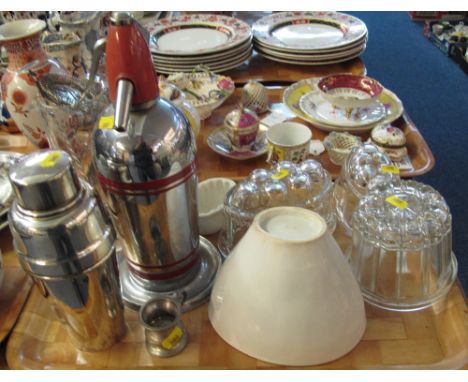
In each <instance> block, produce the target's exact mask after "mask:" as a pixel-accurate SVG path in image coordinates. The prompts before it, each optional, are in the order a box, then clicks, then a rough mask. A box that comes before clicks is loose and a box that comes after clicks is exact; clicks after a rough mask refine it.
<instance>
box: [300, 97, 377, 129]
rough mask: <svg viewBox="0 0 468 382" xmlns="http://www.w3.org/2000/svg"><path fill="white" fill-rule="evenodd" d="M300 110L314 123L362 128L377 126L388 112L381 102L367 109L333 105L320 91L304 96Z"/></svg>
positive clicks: (301, 99)
mask: <svg viewBox="0 0 468 382" xmlns="http://www.w3.org/2000/svg"><path fill="white" fill-rule="evenodd" d="M299 108H300V109H301V110H302V112H303V113H304V114H306V115H307V116H308V117H309V118H310V119H311V120H312V121H314V122H318V123H320V124H325V125H331V126H336V127H338V128H340V127H352V128H355V127H361V126H369V125H371V124H376V123H378V122H380V121H382V120H383V119H384V118H385V115H386V110H385V107H384V106H383V105H382V104H381V103H380V102H374V103H372V104H370V105H368V106H366V107H355V108H344V107H339V106H335V105H333V104H331V103H330V102H329V101H328V100H326V99H325V98H323V97H322V94H321V93H320V91H314V92H309V93H307V94H304V95H303V96H302V97H301V98H300V100H299Z"/></svg>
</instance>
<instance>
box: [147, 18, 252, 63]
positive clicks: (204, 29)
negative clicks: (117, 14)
mask: <svg viewBox="0 0 468 382" xmlns="http://www.w3.org/2000/svg"><path fill="white" fill-rule="evenodd" d="M145 28H146V29H147V30H148V31H149V32H150V34H151V50H152V51H153V52H154V53H157V54H166V55H170V56H193V55H198V54H206V53H214V52H220V51H222V50H226V49H230V48H233V47H235V46H237V45H240V44H242V43H243V42H245V41H246V40H248V39H250V38H251V35H252V31H251V29H250V27H249V25H248V24H247V23H245V22H243V21H241V20H239V19H236V18H234V17H228V16H222V15H213V14H192V15H181V16H177V17H172V18H170V19H169V18H165V19H159V20H152V21H151V22H149V23H146V24H145Z"/></svg>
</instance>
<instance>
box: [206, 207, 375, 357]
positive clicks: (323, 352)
mask: <svg viewBox="0 0 468 382" xmlns="http://www.w3.org/2000/svg"><path fill="white" fill-rule="evenodd" d="M208 313H209V318H210V321H211V324H212V325H213V327H214V329H215V330H216V332H217V333H218V334H219V335H220V336H221V337H222V338H223V339H224V340H225V341H226V342H227V343H228V344H230V345H231V346H233V347H235V348H236V349H238V350H240V351H242V352H244V353H246V354H248V355H250V356H252V357H255V358H257V359H260V360H262V361H267V362H272V363H276V364H282V365H289V366H306V365H316V364H320V363H325V362H329V361H332V360H334V359H336V358H339V357H341V356H343V355H344V354H346V353H348V352H349V351H350V350H351V349H353V348H354V346H356V344H357V343H358V342H359V340H360V339H361V337H362V335H363V334H364V330H365V327H366V317H365V312H364V302H363V298H362V295H361V291H360V289H359V285H358V283H357V282H356V280H355V278H354V276H353V274H352V272H351V268H350V266H349V264H348V262H347V260H346V258H345V257H344V255H343V253H342V252H341V249H340V247H339V246H338V244H337V243H336V241H335V239H334V238H333V236H331V234H330V233H329V232H328V230H327V225H326V223H325V220H324V219H323V218H322V217H320V215H318V214H317V213H315V212H312V211H309V210H306V209H302V208H297V207H276V208H271V209H269V210H265V211H262V212H260V213H259V214H258V215H257V216H256V217H255V219H254V221H253V223H252V225H251V226H250V228H249V230H248V231H247V233H246V234H245V235H244V237H243V238H242V239H241V240H240V241H239V243H238V244H237V246H236V247H235V248H234V249H233V251H232V252H231V254H230V255H229V256H228V258H227V259H226V261H225V262H224V264H223V266H222V267H221V270H220V272H219V273H218V276H217V278H216V280H215V283H214V286H213V291H212V294H211V300H210V305H209V308H208Z"/></svg>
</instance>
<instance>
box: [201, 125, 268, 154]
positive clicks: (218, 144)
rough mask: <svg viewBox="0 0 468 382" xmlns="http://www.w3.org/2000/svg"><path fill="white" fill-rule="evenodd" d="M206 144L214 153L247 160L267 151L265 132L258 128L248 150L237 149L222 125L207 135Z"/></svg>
mask: <svg viewBox="0 0 468 382" xmlns="http://www.w3.org/2000/svg"><path fill="white" fill-rule="evenodd" d="M207 143H208V146H209V147H210V148H211V149H212V150H213V151H215V152H216V153H218V154H220V155H222V156H224V157H227V158H231V159H236V160H247V159H252V158H256V157H258V156H260V155H263V154H265V153H266V151H267V141H266V132H265V130H264V129H262V128H260V129H259V131H258V134H257V138H256V140H255V142H254V143H253V144H252V146H251V148H250V150H247V151H239V150H237V149H236V148H235V147H234V146H233V145H232V143H231V141H230V140H229V137H228V136H227V134H226V132H225V131H224V128H223V127H218V128H217V129H215V130H213V132H212V133H211V134H210V135H209V136H208V140H207Z"/></svg>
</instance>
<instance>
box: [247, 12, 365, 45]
mask: <svg viewBox="0 0 468 382" xmlns="http://www.w3.org/2000/svg"><path fill="white" fill-rule="evenodd" d="M252 31H253V35H254V37H255V38H256V39H257V40H259V41H262V42H263V43H264V44H266V45H268V46H271V47H274V48H276V49H278V50H280V49H283V50H287V51H301V50H306V51H318V50H324V49H334V48H337V47H342V46H346V45H349V44H352V43H354V42H356V41H357V40H360V39H362V38H363V37H364V36H366V35H367V28H366V25H365V24H364V23H363V22H362V21H361V20H359V19H358V18H356V17H353V16H350V15H346V14H344V13H338V12H310V11H309V12H278V13H273V14H272V15H268V16H265V17H262V18H261V19H259V20H257V21H256V22H255V23H254V24H253V26H252Z"/></svg>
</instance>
